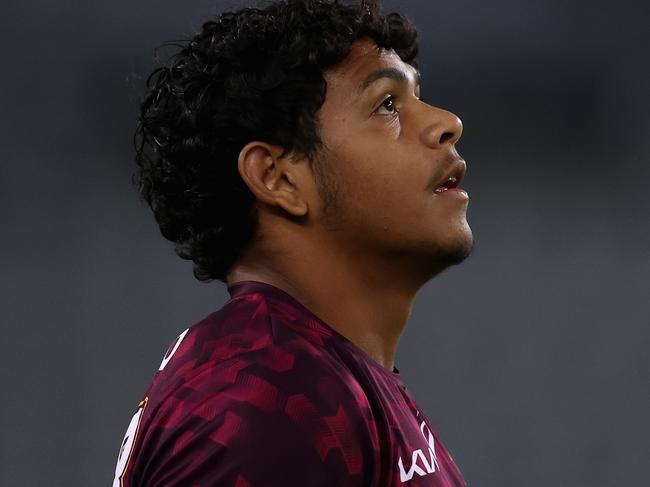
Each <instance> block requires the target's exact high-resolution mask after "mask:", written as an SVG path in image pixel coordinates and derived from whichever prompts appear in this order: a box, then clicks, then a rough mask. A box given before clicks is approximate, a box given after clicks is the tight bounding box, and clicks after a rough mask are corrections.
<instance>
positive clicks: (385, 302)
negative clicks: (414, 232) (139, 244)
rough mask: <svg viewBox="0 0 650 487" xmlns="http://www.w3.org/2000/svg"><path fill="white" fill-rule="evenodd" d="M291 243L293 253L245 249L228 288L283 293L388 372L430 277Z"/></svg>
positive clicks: (391, 264) (342, 252)
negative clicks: (254, 285)
mask: <svg viewBox="0 0 650 487" xmlns="http://www.w3.org/2000/svg"><path fill="white" fill-rule="evenodd" d="M288 241H290V242H291V241H292V240H288ZM293 243H294V244H295V246H294V247H291V249H287V247H286V246H284V247H283V248H282V249H275V250H271V249H270V248H269V245H268V244H265V247H264V252H262V251H260V250H259V249H255V248H250V249H248V250H247V251H246V252H245V254H244V255H243V257H242V258H241V259H239V261H238V262H237V263H236V264H235V265H234V266H233V268H232V269H231V271H230V273H229V274H228V278H227V282H228V284H232V283H235V282H238V281H246V280H252V281H259V282H265V283H268V284H271V285H273V286H276V287H278V288H280V289H282V290H284V291H286V292H287V293H289V294H290V295H291V296H293V297H294V298H295V299H297V300H298V301H300V302H301V303H302V304H303V305H304V306H305V307H307V308H308V309H309V310H310V311H312V312H313V313H314V314H315V315H316V316H318V317H319V318H320V319H321V320H323V321H324V322H325V323H327V324H328V325H330V326H331V327H332V328H334V329H335V330H336V331H337V332H339V333H340V334H341V335H343V336H345V337H346V338H347V339H348V340H350V341H351V342H352V343H354V344H355V345H356V346H357V347H359V348H360V349H361V350H363V351H364V352H365V353H366V354H368V355H369V356H370V357H371V358H372V359H373V360H375V361H376V362H377V363H378V364H380V365H381V366H383V367H384V368H386V369H387V370H389V371H392V370H393V367H394V365H395V363H394V358H395V353H396V351H397V345H398V342H399V338H400V336H401V334H402V331H403V330H404V327H405V326H406V322H407V320H408V318H409V316H410V314H411V308H412V304H413V300H414V299H415V296H416V294H417V292H418V290H419V289H420V288H421V287H422V285H423V284H424V283H425V282H426V281H427V280H429V279H430V278H431V277H432V276H422V275H419V276H418V275H417V273H415V272H413V269H411V270H410V271H407V270H405V269H401V270H400V269H398V268H397V265H398V264H397V263H396V261H395V260H394V259H393V260H390V259H386V260H387V261H388V262H379V261H378V260H377V259H371V258H370V257H369V256H368V255H364V257H361V255H363V254H362V253H359V252H356V253H355V255H350V253H349V252H346V251H345V250H343V249H335V248H332V247H331V246H330V247H327V246H323V245H322V242H321V245H319V244H318V242H312V245H309V246H304V245H297V242H296V240H293ZM304 249H309V250H308V251H305V250H304ZM402 267H404V266H403V265H402Z"/></svg>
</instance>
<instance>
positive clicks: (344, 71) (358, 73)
mask: <svg viewBox="0 0 650 487" xmlns="http://www.w3.org/2000/svg"><path fill="white" fill-rule="evenodd" d="M382 68H395V69H398V70H400V71H403V72H405V73H406V74H407V75H408V76H409V78H411V79H413V78H415V72H416V70H415V68H413V67H412V66H411V65H409V64H407V63H405V62H404V61H402V59H401V58H400V57H399V56H398V55H397V53H395V51H393V50H392V49H391V50H386V49H384V48H382V47H379V46H378V45H377V44H375V42H374V41H373V40H372V39H369V38H362V39H358V40H356V41H354V42H353V43H352V48H351V50H350V54H348V56H347V57H346V58H345V59H344V60H343V61H341V62H340V63H339V64H336V65H334V66H332V67H330V68H329V69H326V70H325V71H324V72H323V77H324V78H325V81H326V82H327V91H328V96H329V95H330V92H331V94H332V95H336V94H337V92H340V93H338V94H340V95H347V96H345V97H346V98H349V97H354V95H355V94H356V92H357V89H358V88H359V87H360V85H361V83H362V82H363V80H365V79H366V77H367V76H368V75H369V74H370V73H372V72H373V71H376V70H377V69H382Z"/></svg>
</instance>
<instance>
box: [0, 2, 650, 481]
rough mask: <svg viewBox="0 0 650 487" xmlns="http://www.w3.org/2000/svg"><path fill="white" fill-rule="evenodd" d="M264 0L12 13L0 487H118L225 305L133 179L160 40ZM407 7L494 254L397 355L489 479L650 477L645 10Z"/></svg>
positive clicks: (465, 273) (55, 6) (481, 477)
mask: <svg viewBox="0 0 650 487" xmlns="http://www.w3.org/2000/svg"><path fill="white" fill-rule="evenodd" d="M244 4H249V2H245V1H229V2H222V1H205V0H200V1H199V0H193V1H186V2H180V1H178V2H160V1H151V0H142V1H138V2H127V1H125V0H115V1H113V2H92V1H91V2H85V3H84V2H53V1H44V0H35V1H30V2H19V1H17V0H9V1H7V0H5V2H3V8H2V17H1V19H2V20H1V27H2V28H1V29H0V40H1V41H2V47H3V53H2V57H1V59H2V68H1V69H2V76H1V78H0V88H1V90H0V100H1V105H0V107H1V109H2V117H1V122H0V123H1V124H2V125H1V130H0V134H1V137H2V140H1V142H2V143H1V144H0V156H1V166H0V219H1V227H0V232H1V234H2V238H0V249H1V250H2V252H1V254H0V255H1V257H0V264H1V270H2V280H1V281H0V286H1V288H0V291H1V292H0V300H1V304H2V316H3V318H2V323H1V328H0V333H1V335H0V338H1V354H0V374H1V375H0V380H1V384H2V399H1V400H0V428H1V430H0V431H1V433H0V437H1V440H0V441H1V442H0V485H2V486H23V485H25V486H44V485H75V486H90V485H93V486H94V485H110V482H111V480H112V478H113V470H114V467H115V461H116V458H117V452H118V448H119V446H120V442H121V440H122V437H123V435H124V432H125V430H126V427H127V425H128V422H129V421H130V419H131V416H132V414H133V412H134V410H135V407H136V406H137V404H138V401H139V400H140V398H141V396H142V394H143V393H144V391H145V390H146V387H147V385H148V384H149V381H150V380H151V378H152V376H153V374H154V372H155V371H156V369H157V367H158V365H159V363H160V360H161V357H162V355H163V353H164V351H165V350H166V348H167V346H168V344H169V343H170V342H171V341H172V340H173V339H174V338H175V337H176V336H177V335H178V333H179V332H180V331H182V330H183V329H185V328H186V327H187V326H189V325H191V324H193V323H195V322H196V321H197V320H199V319H200V318H202V317H203V316H205V315H206V314H208V313H209V312H211V311H213V310H215V309H217V308H219V307H221V305H222V304H223V302H224V301H225V300H226V297H227V293H226V290H225V287H223V286H222V285H221V284H219V283H213V284H209V285H206V284H201V283H199V282H198V281H195V280H194V279H193V277H192V274H191V265H190V264H189V263H188V262H185V261H182V260H180V259H179V258H177V257H175V255H174V253H173V250H172V246H171V244H170V243H168V242H166V241H165V240H164V239H163V238H162V237H161V236H160V234H159V232H158V228H157V226H156V224H155V222H154V220H153V217H152V216H151V214H150V212H149V210H148V208H146V207H145V206H144V205H143V204H142V203H140V202H139V200H138V197H137V195H136V193H135V191H134V189H133V188H132V186H131V184H130V177H131V173H132V170H133V168H134V162H133V150H132V146H131V137H132V132H133V129H134V126H135V120H136V108H137V106H136V104H137V100H138V98H139V96H140V94H141V92H142V86H143V84H144V81H143V78H145V77H146V75H147V74H148V73H149V72H150V71H151V69H153V67H154V66H155V65H156V64H155V62H154V59H153V50H154V48H155V47H156V46H158V45H159V44H161V43H162V42H163V41H165V40H171V39H177V38H183V37H188V36H190V35H191V34H192V33H193V32H194V31H195V30H196V29H197V28H198V26H199V25H200V22H201V21H202V20H204V19H206V18H207V17H208V16H210V15H213V14H214V13H216V12H218V11H221V10H222V9H224V8H230V7H237V6H240V5H244ZM649 5H650V4H649V3H648V2H647V1H646V0H637V1H617V2H604V1H592V2H579V1H576V0H569V1H567V0H564V1H559V0H529V1H526V2H520V1H514V0H496V1H493V2H481V1H479V0H473V1H467V0H457V1H454V2H433V1H426V2H425V1H420V2H415V1H402V2H397V1H391V2H385V10H387V11H388V10H399V11H402V12H404V13H406V14H407V15H408V16H409V17H410V18H411V19H412V20H414V21H415V23H416V24H417V26H418V27H419V29H420V32H421V36H422V49H421V57H420V64H421V68H422V72H423V90H422V92H423V94H424V95H425V97H426V98H427V99H428V100H429V101H430V102H431V103H433V104H435V105H438V106H441V107H445V108H448V109H450V110H452V111H454V112H455V113H457V114H458V115H459V116H460V117H461V118H462V119H463V122H464V124H465V132H464V135H463V139H462V140H461V141H460V143H459V149H460V151H461V153H462V154H463V155H464V157H465V158H466V159H467V162H468V175H467V178H466V182H465V183H464V186H465V187H467V188H468V190H469V192H470V195H471V202H470V207H469V213H468V215H469V220H470V224H471V226H472V228H473V230H474V234H475V238H476V246H475V250H474V253H473V255H472V256H471V257H470V259H468V260H467V261H466V262H465V263H464V264H462V265H461V266H459V267H457V268H453V269H450V270H448V271H447V272H445V273H444V274H443V275H441V276H440V277H439V278H437V279H435V280H434V281H432V282H430V283H429V284H428V285H427V286H426V287H425V288H424V289H423V290H422V291H421V293H420V294H419V295H418V298H417V300H416V303H415V307H414V310H413V314H412V317H411V320H410V322H409V324H408V326H407V328H406V330H405V333H404V335H403V338H402V341H401V344H400V350H399V353H398V356H397V360H396V365H397V366H398V368H399V369H400V370H401V372H402V374H403V376H404V378H405V381H406V383H407V385H408V386H409V387H410V388H411V390H412V391H413V393H414V395H415V397H416V399H417V400H418V402H419V403H420V404H421V406H422V407H423V408H424V409H425V411H426V412H427V414H428V416H429V417H430V418H431V420H432V422H433V423H434V426H435V427H436V428H437V430H438V431H439V433H440V434H441V436H442V438H443V440H444V442H445V444H446V446H447V447H448V448H449V450H450V451H451V452H452V454H453V456H454V458H455V459H456V461H457V463H458V464H459V465H460V467H461V470H462V471H463V473H464V475H465V477H466V479H467V481H468V483H469V485H470V487H471V486H482V487H497V486H499V487H504V486H505V487H521V486H526V487H548V486H567V487H574V486H575V487H582V486H585V487H587V486H589V487H605V486H611V487H619V486H623V485H634V486H639V485H648V478H650V466H649V463H650V462H649V461H648V458H649V456H650V424H649V423H650V421H649V418H648V416H649V415H648V413H649V411H650V359H649V353H648V349H649V347H650V327H649V325H650V304H649V303H648V298H649V295H650V293H649V280H650V250H649V249H650V222H649V216H650V198H648V188H649V185H648V182H649V179H650V178H649V176H650V157H649V156H650V142H649V137H648V135H649V134H650V130H649V129H650V122H649V120H650V100H649V89H648V88H649V86H650V76H649V73H650V69H649V63H648V59H649V54H648V53H649V50H650V49H649V48H650V32H649V28H648V25H649V19H650V7H649Z"/></svg>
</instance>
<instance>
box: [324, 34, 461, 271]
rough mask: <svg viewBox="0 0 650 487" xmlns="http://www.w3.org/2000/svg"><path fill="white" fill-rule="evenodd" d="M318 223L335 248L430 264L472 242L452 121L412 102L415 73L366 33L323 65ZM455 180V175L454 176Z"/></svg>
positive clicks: (456, 123) (453, 258)
mask: <svg viewBox="0 0 650 487" xmlns="http://www.w3.org/2000/svg"><path fill="white" fill-rule="evenodd" d="M324 77H325V80H326V82H327V94H326V99H325V102H324V104H323V106H322V107H321V110H320V111H319V122H320V136H321V139H322V141H323V146H324V150H323V151H322V152H321V154H320V156H319V160H318V162H317V164H320V166H321V167H322V169H321V170H320V173H321V174H320V177H319V178H318V179H319V180H321V182H322V183H323V185H324V186H325V187H326V188H328V189H329V191H324V193H326V196H329V202H328V204H327V205H322V206H321V211H320V214H319V219H320V223H321V225H322V228H323V229H324V230H325V232H326V235H327V237H326V238H328V239H332V240H333V241H335V242H336V243H337V244H339V245H340V246H341V248H345V249H347V250H351V251H352V252H360V253H361V254H360V255H366V256H375V257H379V258H381V259H390V260H392V261H396V260H403V261H409V262H410V263H411V264H413V265H416V266H418V268H422V266H424V268H430V270H432V271H439V270H441V269H442V268H444V267H446V266H448V265H451V264H455V263H458V262H460V261H462V260H463V259H464V258H465V257H466V256H467V255H468V254H469V252H470V250H471V248H472V233H471V230H470V228H469V225H468V223H467V220H466V210H467V205H468V201H469V199H468V196H467V193H466V192H464V191H463V190H460V189H459V188H458V187H454V186H457V185H458V183H459V182H460V179H461V178H462V176H463V175H464V172H465V162H464V161H463V160H462V159H461V158H460V157H459V155H458V153H457V151H456V148H455V144H456V142H457V141H458V139H459V138H460V135H461V132H462V124H461V121H460V119H459V118H458V117H457V116H456V115H454V114H452V113H449V112H447V111H445V110H442V109H440V108H436V107H433V106H430V105H428V104H426V103H425V102H423V101H422V100H421V99H420V87H419V82H418V73H417V71H416V70H415V69H414V68H413V67H412V66H410V65H408V64H406V63H404V62H403V61H402V60H401V59H400V58H399V56H398V55H397V54H395V52H394V51H392V50H391V51H386V50H383V49H381V48H379V47H377V46H376V45H375V44H374V42H373V41H371V40H369V39H361V40H358V41H356V42H355V43H354V44H353V46H352V51H351V53H350V55H349V56H348V57H347V58H346V59H345V60H344V61H343V62H342V63H340V64H338V65H336V66H334V67H332V68H330V69H328V70H326V71H325V72H324ZM454 178H455V181H454Z"/></svg>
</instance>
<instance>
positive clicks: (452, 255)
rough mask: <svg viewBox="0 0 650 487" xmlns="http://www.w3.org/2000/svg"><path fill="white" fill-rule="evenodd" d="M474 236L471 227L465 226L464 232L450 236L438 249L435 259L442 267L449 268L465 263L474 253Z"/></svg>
mask: <svg viewBox="0 0 650 487" xmlns="http://www.w3.org/2000/svg"><path fill="white" fill-rule="evenodd" d="M473 248H474V236H473V235H472V230H471V229H470V228H469V225H464V228H463V229H462V231H459V232H458V233H457V234H455V235H453V236H449V238H448V239H447V241H445V242H444V243H443V244H441V245H440V246H439V247H438V251H437V253H436V254H437V255H436V256H435V259H436V260H437V261H438V262H439V263H440V264H441V265H442V267H449V266H452V265H457V264H460V263H461V262H463V261H464V260H465V259H466V258H467V257H469V255H470V254H471V253H472V249H473Z"/></svg>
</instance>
